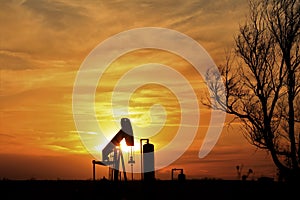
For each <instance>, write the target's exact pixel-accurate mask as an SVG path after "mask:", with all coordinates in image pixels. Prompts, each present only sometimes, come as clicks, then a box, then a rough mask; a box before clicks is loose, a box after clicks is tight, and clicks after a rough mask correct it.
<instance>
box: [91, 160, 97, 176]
mask: <svg viewBox="0 0 300 200" xmlns="http://www.w3.org/2000/svg"><path fill="white" fill-rule="evenodd" d="M92 163H93V181H94V180H95V173H96V172H95V171H96V169H95V160H93V162H92Z"/></svg>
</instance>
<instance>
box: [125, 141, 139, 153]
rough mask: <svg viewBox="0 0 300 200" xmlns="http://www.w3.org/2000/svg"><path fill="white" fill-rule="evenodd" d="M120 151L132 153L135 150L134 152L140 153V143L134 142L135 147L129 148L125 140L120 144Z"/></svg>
mask: <svg viewBox="0 0 300 200" xmlns="http://www.w3.org/2000/svg"><path fill="white" fill-rule="evenodd" d="M120 149H121V150H122V151H123V152H127V153H128V152H131V150H133V151H134V152H140V143H139V141H138V140H137V139H135V140H134V146H127V144H126V141H125V139H123V140H122V141H121V142H120Z"/></svg>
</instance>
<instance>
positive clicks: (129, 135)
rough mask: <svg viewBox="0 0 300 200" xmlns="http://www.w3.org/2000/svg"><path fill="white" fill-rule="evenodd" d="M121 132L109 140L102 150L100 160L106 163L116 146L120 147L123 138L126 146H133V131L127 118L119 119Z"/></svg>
mask: <svg viewBox="0 0 300 200" xmlns="http://www.w3.org/2000/svg"><path fill="white" fill-rule="evenodd" d="M121 127H122V128H121V130H120V131H119V132H118V133H117V134H116V135H115V136H114V137H113V138H112V139H111V141H110V142H109V143H108V144H107V145H106V146H105V147H104V149H103V150H102V160H103V161H104V162H106V161H108V160H109V158H108V155H109V154H110V153H111V152H113V150H114V148H115V147H116V146H120V142H121V141H122V140H123V139H124V138H125V141H126V144H127V146H134V138H133V131H132V126H131V123H130V120H129V119H128V118H122V119H121Z"/></svg>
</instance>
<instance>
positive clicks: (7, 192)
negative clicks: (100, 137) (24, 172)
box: [0, 180, 299, 200]
mask: <svg viewBox="0 0 300 200" xmlns="http://www.w3.org/2000/svg"><path fill="white" fill-rule="evenodd" d="M298 190H299V186H297V185H295V184H287V183H279V182H274V181H227V180H185V181H178V180H176V181H163V180H157V181H153V182H142V181H128V182H123V181H121V182H113V181H108V180H96V181H92V180H26V181H18V180H2V181H0V192H1V195H0V198H1V199H91V198H96V199H120V200H121V199H122V200H125V199H128V200H129V199H130V200H131V199H153V200H159V199H184V200H188V199H208V198H209V199H266V200H267V199H271V198H275V199H287V198H289V197H292V196H295V195H296V196H297V194H298Z"/></svg>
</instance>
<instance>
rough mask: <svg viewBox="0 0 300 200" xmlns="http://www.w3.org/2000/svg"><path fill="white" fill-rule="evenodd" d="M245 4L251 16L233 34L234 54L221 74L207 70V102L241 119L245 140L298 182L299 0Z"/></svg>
mask: <svg viewBox="0 0 300 200" xmlns="http://www.w3.org/2000/svg"><path fill="white" fill-rule="evenodd" d="M249 8H250V15H249V17H248V19H247V21H246V22H245V24H244V25H241V26H240V29H239V34H238V35H237V36H236V37H235V49H234V52H233V53H232V54H228V56H227V57H226V63H225V64H224V65H223V66H220V72H221V76H220V75H218V72H214V71H208V72H207V74H206V79H209V81H207V82H208V83H209V85H208V87H209V89H210V90H211V92H212V95H213V97H212V98H213V99H214V100H215V101H214V102H210V103H207V104H206V105H209V106H211V107H213V108H214V109H219V110H223V111H224V112H227V113H229V114H232V115H234V116H235V117H236V118H237V119H239V120H240V122H241V123H242V124H243V126H242V127H243V128H244V131H243V133H244V135H245V137H246V138H247V139H248V141H249V142H250V143H251V144H252V145H254V146H256V147H258V148H260V149H265V150H267V151H268V152H270V154H271V156H272V159H273V162H274V164H275V165H276V166H277V168H278V169H279V172H280V174H281V175H282V176H283V177H284V178H285V179H286V180H292V179H294V180H297V178H298V179H299V177H300V150H299V149H300V148H299V137H300V136H299V128H297V127H298V126H297V124H299V122H298V120H299V93H300V82H299V71H300V69H299V68H300V67H299V63H300V57H299V37H300V34H299V28H300V23H299V19H300V3H299V0H262V1H259V0H250V1H249ZM232 56H234V57H232ZM221 81H222V82H221ZM221 83H224V84H225V94H224V91H223V90H222V87H221V86H220V84H221ZM223 95H225V96H226V98H225V99H224V98H221V97H222V96H223ZM297 109H298V110H297ZM297 143H298V145H297Z"/></svg>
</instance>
